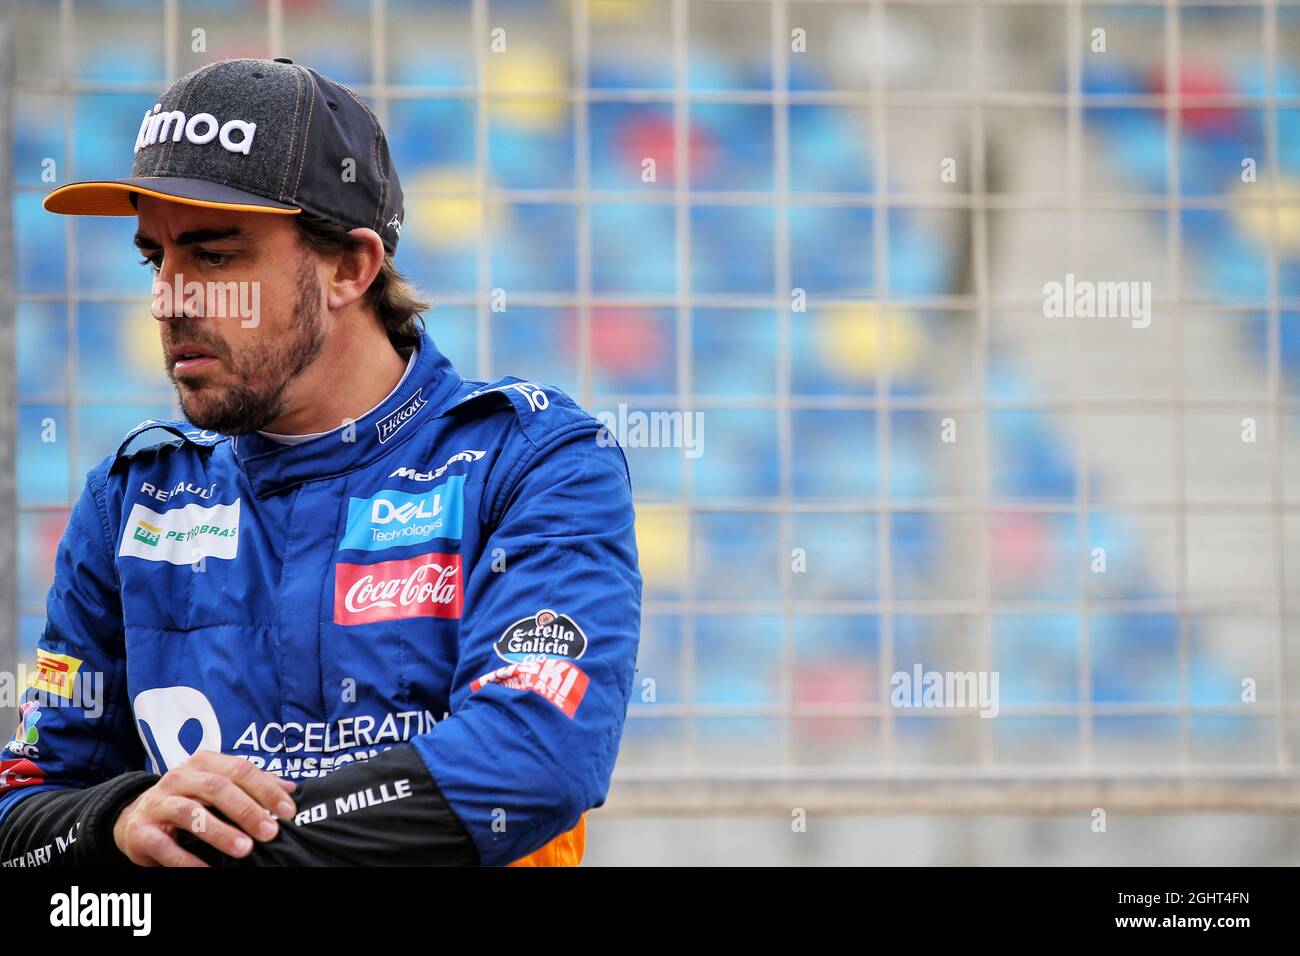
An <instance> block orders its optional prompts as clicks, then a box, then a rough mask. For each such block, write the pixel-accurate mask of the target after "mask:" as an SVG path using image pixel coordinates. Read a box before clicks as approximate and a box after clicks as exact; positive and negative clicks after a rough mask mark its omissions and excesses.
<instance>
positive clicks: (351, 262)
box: [325, 229, 384, 312]
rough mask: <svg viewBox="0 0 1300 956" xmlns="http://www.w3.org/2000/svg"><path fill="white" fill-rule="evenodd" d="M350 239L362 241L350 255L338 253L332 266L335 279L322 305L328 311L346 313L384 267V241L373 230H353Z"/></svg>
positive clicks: (362, 295) (333, 278)
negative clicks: (341, 310)
mask: <svg viewBox="0 0 1300 956" xmlns="http://www.w3.org/2000/svg"><path fill="white" fill-rule="evenodd" d="M349 235H351V236H352V237H354V238H356V239H360V240H361V244H360V245H359V246H358V247H357V248H356V249H353V250H352V251H351V252H344V253H341V254H340V255H339V257H338V260H337V262H336V263H335V266H334V275H333V277H332V278H331V279H330V284H329V288H328V289H327V290H326V292H325V303H326V306H327V307H328V308H329V309H330V311H333V312H337V311H339V310H340V309H345V308H347V307H348V306H350V305H352V304H353V303H354V302H359V301H360V300H361V299H362V298H363V297H364V296H365V294H366V290H367V289H369V288H370V284H371V283H372V282H374V281H375V276H377V275H379V270H380V269H381V268H382V267H383V265H384V241H383V240H382V239H380V238H379V233H377V232H375V231H374V230H373V229H353V230H351V231H350V232H349Z"/></svg>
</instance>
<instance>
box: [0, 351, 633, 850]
mask: <svg viewBox="0 0 1300 956" xmlns="http://www.w3.org/2000/svg"><path fill="white" fill-rule="evenodd" d="M633 521H634V519H633V509H632V497H631V489H630V483H629V477H628V472H627V465H626V462H625V460H624V457H623V454H622V451H621V450H620V449H619V448H618V447H617V445H615V444H613V442H612V440H611V439H610V438H609V433H608V432H607V431H604V430H603V429H602V426H601V425H600V423H599V422H597V421H596V420H595V419H594V418H592V417H591V416H589V415H588V414H586V413H585V412H583V411H582V410H581V409H579V408H578V407H577V405H575V404H574V403H573V401H572V400H571V399H570V398H569V397H568V396H566V395H565V394H564V393H562V392H560V391H558V390H556V389H554V388H551V387H548V386H541V385H535V384H532V383H529V382H525V381H521V380H519V379H516V378H506V379H502V380H500V381H497V382H493V383H491V384H485V383H482V382H474V381H467V380H465V379H463V378H462V377H461V376H460V375H459V374H457V372H456V371H455V370H454V369H453V368H452V366H451V364H450V362H449V361H448V360H447V359H446V358H445V357H444V356H443V355H442V354H441V353H440V352H439V351H438V350H437V348H436V347H435V346H434V344H433V342H432V341H431V340H430V339H429V338H428V336H427V335H423V336H422V338H421V342H420V344H419V345H418V346H417V347H416V355H415V359H414V362H413V364H412V365H411V367H410V371H409V372H408V374H407V377H406V379H405V380H404V381H403V383H402V385H401V387H399V388H398V389H397V390H396V391H395V392H394V393H393V394H392V395H391V396H389V398H388V399H387V400H386V401H385V402H384V403H382V404H381V405H380V406H379V407H378V408H376V409H375V410H373V411H372V412H371V413H370V414H368V415H366V416H364V417H362V418H361V419H359V420H357V421H355V422H351V423H346V425H345V427H344V428H342V429H340V430H336V431H335V432H331V433H328V434H326V435H324V436H322V437H319V438H316V439H313V440H310V441H308V442H306V443H303V444H298V445H284V444H280V443H277V442H275V441H273V440H271V439H268V438H266V437H264V436H262V435H259V434H257V433H252V434H246V435H239V436H235V437H230V436H226V435H222V434H217V433H214V432H205V431H201V430H198V429H196V428H195V427H194V426H193V425H191V424H189V423H188V422H183V421H148V422H145V423H143V424H141V425H139V426H137V427H136V428H135V429H134V430H132V431H131V432H130V433H129V434H128V435H127V436H126V440H125V441H123V442H122V445H121V447H120V448H119V450H118V451H117V452H116V453H115V454H112V455H110V456H108V457H107V458H106V459H105V460H104V461H103V462H102V463H101V464H100V465H99V466H98V467H96V468H95V469H94V470H92V471H91V472H90V474H89V475H88V476H87V479H86V485H85V489H84V491H83V492H82V494H81V496H80V500H78V502H77V503H76V506H75V508H74V509H73V511H72V514H71V517H70V520H69V523H68V527H67V530H66V532H65V534H64V536H63V539H62V542H61V544H60V546H59V549H58V554H57V558H56V568H55V578H54V584H53V587H52V588H51V589H50V593H49V597H48V623H47V625H46V628H45V632H44V635H43V637H42V639H41V641H40V644H39V650H38V655H37V666H36V670H35V673H34V674H33V676H32V677H31V679H30V680H29V681H28V682H27V683H28V684H29V685H30V686H29V687H28V688H27V689H26V690H25V691H24V693H23V698H22V708H21V716H20V726H19V728H18V732H17V734H16V735H15V737H14V739H13V740H12V741H10V742H9V744H8V746H7V748H6V750H5V751H4V753H3V765H2V766H0V864H4V865H36V864H42V863H59V862H70V863H76V862H96V863H104V862H114V863H122V862H124V861H125V857H123V856H121V855H120V853H119V852H118V851H117V849H116V846H115V845H114V844H113V843H112V839H111V826H112V821H113V820H115V819H116V815H117V813H119V812H120V810H121V808H122V807H124V806H125V805H126V804H127V803H128V802H129V801H130V800H131V799H133V798H134V797H135V796H136V795H138V794H139V793H140V792H142V790H143V789H145V788H147V787H148V786H150V785H152V783H153V782H156V780H157V775H158V774H162V773H165V772H166V771H167V770H169V769H172V768H175V767H177V766H179V765H180V764H181V763H183V762H184V761H185V760H186V759H188V757H189V756H190V755H191V754H193V753H195V752H196V751H197V750H199V749H208V750H219V751H221V752H223V753H227V754H235V755H238V756H242V757H245V758H247V759H248V760H249V761H251V762H252V763H253V764H254V765H255V766H257V767H259V768H261V769H263V770H266V771H269V772H272V773H275V774H279V775H281V776H284V777H288V778H292V779H295V780H297V781H298V782H299V784H300V785H299V787H298V789H297V791H296V793H295V794H294V799H295V801H296V802H297V804H298V808H299V811H300V812H299V814H298V815H297V817H296V820H295V823H294V824H293V825H289V824H286V825H283V826H282V827H281V834H280V836H278V837H277V838H276V839H275V840H274V841H272V842H271V843H268V844H264V845H259V846H258V849H257V851H256V852H255V853H254V855H253V859H252V862H254V863H259V862H260V863H270V864H275V863H364V862H375V863H384V862H432V863H438V862H465V863H475V862H478V863H482V864H488V865H495V864H506V863H511V862H515V861H519V860H520V859H521V858H525V857H530V855H534V856H536V854H535V851H539V852H540V853H542V854H545V853H546V852H547V850H548V849H551V850H558V852H557V853H553V854H552V855H551V856H550V857H545V856H543V857H542V859H541V861H542V862H576V860H577V858H578V857H580V856H581V851H582V843H581V837H582V834H583V832H584V831H583V830H582V820H583V814H584V813H585V811H587V810H588V809H591V808H593V807H598V806H600V805H601V804H602V803H603V802H604V799H605V796H606V792H607V789H608V786H609V781H610V775H611V772H612V770H613V766H614V760H615V756H616V754H617V751H618V746H619V741H620V738H621V735H622V729H623V722H624V719H625V716H626V712H627V704H628V695H629V693H630V691H631V685H632V679H633V672H634V668H635V661H636V651H637V640H638V633H639V628H640V602H641V578H640V575H639V573H638V570H637V558H636V545H635V538H634V529H633ZM399 778H400V780H401V781H402V784H404V786H403V785H397V784H395V783H394V781H395V780H398V779H399ZM412 781H415V782H414V783H412ZM115 782H120V784H121V785H120V786H119V785H118V783H115ZM101 785H102V786H103V787H105V788H107V789H106V790H105V791H104V796H103V797H102V798H100V797H96V798H95V799H94V800H91V799H90V798H89V797H85V796H84V792H85V791H87V790H88V789H89V788H94V787H96V786H101ZM115 787H116V789H114V788H115ZM69 791H83V796H82V797H77V798H74V797H72V796H68V795H67V794H68V792H69ZM52 793H53V794H60V795H62V796H61V797H60V798H59V799H62V800H64V801H66V803H65V804H63V806H64V807H65V809H64V811H62V812H51V813H50V814H46V816H48V819H42V818H41V815H40V814H39V813H37V812H36V811H35V810H32V811H31V812H29V813H27V814H26V819H25V820H22V821H20V820H19V818H20V817H22V816H23V813H22V812H21V811H22V810H23V808H24V806H25V805H26V804H28V803H30V804H32V806H33V808H34V807H36V805H37V803H36V802H37V801H39V800H49V801H51V805H52V806H53V805H54V800H55V798H53V797H49V796H46V797H42V796H41V795H42V794H46V795H48V794H52ZM78 801H80V802H78ZM96 801H97V802H96ZM322 808H323V809H322ZM566 840H567V841H568V842H567V843H566V842H565V841H566ZM277 847H279V849H278V850H277ZM219 862H223V863H225V862H229V861H227V860H226V858H224V857H222V858H221V859H220V860H219Z"/></svg>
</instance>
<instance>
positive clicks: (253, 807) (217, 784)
mask: <svg viewBox="0 0 1300 956" xmlns="http://www.w3.org/2000/svg"><path fill="white" fill-rule="evenodd" d="M249 769H252V770H255V771H256V768H253V767H250V768H249ZM187 786H190V787H192V788H193V789H192V790H191V791H190V792H189V793H187V794H186V795H187V796H193V797H194V798H196V799H197V800H198V801H199V802H200V803H202V804H203V805H204V806H208V807H211V808H212V809H214V810H220V811H221V812H222V813H223V814H225V816H226V818H227V819H228V820H230V822H231V823H233V824H235V825H236V826H238V827H240V828H241V829H243V831H244V832H245V833H247V834H248V835H249V836H251V837H252V838H253V839H255V840H262V841H266V840H273V839H275V835H276V834H277V833H279V832H280V828H279V824H277V823H276V821H275V819H274V818H273V817H271V816H269V815H268V814H267V812H266V807H265V805H263V804H261V803H259V802H258V801H257V800H254V799H253V797H252V796H251V795H250V794H249V793H248V791H247V790H245V789H244V788H243V787H240V786H239V785H238V784H237V783H236V782H235V781H234V780H232V779H231V778H230V777H224V776H222V775H221V774H219V773H207V772H202V771H191V772H190V774H189V776H188V778H187Z"/></svg>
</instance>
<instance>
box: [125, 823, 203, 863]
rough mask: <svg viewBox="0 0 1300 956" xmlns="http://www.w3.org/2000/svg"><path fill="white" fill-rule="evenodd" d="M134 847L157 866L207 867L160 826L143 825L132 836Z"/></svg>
mask: <svg viewBox="0 0 1300 956" xmlns="http://www.w3.org/2000/svg"><path fill="white" fill-rule="evenodd" d="M132 840H133V846H134V847H135V848H136V849H137V851H138V852H140V853H141V854H143V855H144V856H146V857H147V858H148V859H149V860H151V861H153V864H145V865H157V866H207V864H206V863H204V862H203V861H202V860H200V859H199V858H198V857H197V856H195V855H194V854H193V853H187V852H185V851H184V850H182V849H181V848H180V846H179V845H178V844H177V842H176V841H175V840H174V839H172V836H171V834H169V833H167V832H166V831H164V830H163V828H162V827H160V826H155V825H152V824H147V823H142V824H140V825H139V826H138V827H137V828H136V832H135V833H133V834H132Z"/></svg>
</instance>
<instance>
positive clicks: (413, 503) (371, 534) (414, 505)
mask: <svg viewBox="0 0 1300 956" xmlns="http://www.w3.org/2000/svg"><path fill="white" fill-rule="evenodd" d="M464 515H465V476H464V475H453V476H452V477H451V478H448V479H447V480H446V481H445V482H444V483H443V484H441V485H436V486H434V487H433V488H430V489H429V490H428V491H423V492H419V493H416V494H407V493H406V492H404V491H388V490H385V491H381V492H379V494H377V495H375V496H373V497H371V498H351V499H349V500H348V523H347V529H346V530H345V531H344V532H343V538H342V540H340V541H339V550H340V551H347V550H358V551H383V550H385V549H387V548H400V547H402V546H403V545H407V544H427V543H428V542H430V541H432V540H434V539H435V538H451V539H453V540H457V541H459V540H460V535H461V528H462V526H463V524H464V520H465V517H464Z"/></svg>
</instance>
